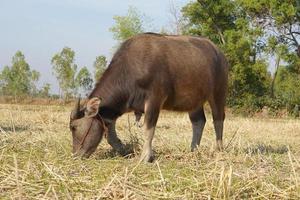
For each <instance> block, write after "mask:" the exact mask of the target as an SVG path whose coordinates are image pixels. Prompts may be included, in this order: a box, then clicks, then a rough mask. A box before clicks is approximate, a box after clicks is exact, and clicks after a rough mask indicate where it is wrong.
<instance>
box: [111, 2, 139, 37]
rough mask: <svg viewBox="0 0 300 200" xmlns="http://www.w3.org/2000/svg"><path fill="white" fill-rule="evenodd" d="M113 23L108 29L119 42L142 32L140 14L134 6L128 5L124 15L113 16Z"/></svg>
mask: <svg viewBox="0 0 300 200" xmlns="http://www.w3.org/2000/svg"><path fill="white" fill-rule="evenodd" d="M114 20H115V25H114V26H113V27H111V28H110V29H109V30H110V31H111V32H112V33H113V37H114V39H115V40H118V41H119V42H122V41H125V40H126V39H128V38H130V37H132V36H134V35H136V34H139V33H142V32H144V28H143V20H142V16H141V15H140V14H139V12H138V11H137V9H136V8H134V7H129V9H128V11H127V14H126V15H125V16H114Z"/></svg>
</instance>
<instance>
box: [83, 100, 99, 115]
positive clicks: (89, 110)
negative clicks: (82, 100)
mask: <svg viewBox="0 0 300 200" xmlns="http://www.w3.org/2000/svg"><path fill="white" fill-rule="evenodd" d="M100 103H101V100H100V99H99V98H98V97H93V98H91V99H89V100H88V102H87V103H86V112H85V115H86V116H95V115H97V113H98V110H99V105H100Z"/></svg>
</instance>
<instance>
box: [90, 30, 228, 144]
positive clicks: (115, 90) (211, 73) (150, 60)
mask: <svg viewBox="0 0 300 200" xmlns="http://www.w3.org/2000/svg"><path fill="white" fill-rule="evenodd" d="M227 77H228V67H227V62H226V59H225V57H224V55H223V53H222V52H221V51H220V50H219V49H218V48H217V47H216V46H215V45H214V44H213V43H212V42H211V41H209V40H208V39H205V38H201V37H191V36H163V35H159V34H152V33H146V34H140V35H137V36H135V37H133V38H131V39H129V40H127V41H125V42H124V43H123V44H122V45H121V47H120V48H119V50H118V51H117V52H116V54H115V55H114V57H113V59H112V61H111V63H110V65H109V67H108V69H107V70H106V71H105V72H104V74H103V76H102V77H101V79H100V80H99V81H98V83H97V84H96V86H95V88H94V90H93V91H92V93H91V94H90V96H89V99H92V98H94V97H97V98H100V99H101V103H100V106H99V110H98V114H99V115H100V116H101V117H102V118H103V119H104V121H106V122H107V124H109V123H110V122H111V121H115V120H116V119H117V118H118V117H119V116H121V115H122V114H123V113H125V112H129V111H135V112H136V113H144V112H146V113H145V124H146V127H148V128H149V129H150V128H151V127H155V125H156V121H157V119H158V115H159V111H160V109H166V110H174V111H185V112H188V113H189V114H190V119H191V121H192V124H193V125H195V127H197V123H198V122H200V121H204V124H205V116H204V113H203V104H204V103H205V102H206V101H208V102H209V103H210V105H211V108H212V112H213V118H214V121H215V122H216V123H215V128H216V134H217V140H222V132H223V120H224V106H225V96H226V90H227ZM145 107H147V111H146V110H145ZM219 122H220V123H219ZM198 124H200V123H198ZM199 126H201V127H202V125H199ZM203 126H204V125H203ZM200 129H201V128H200ZM193 130H194V128H193ZM195 130H196V128H195ZM201 132H202V130H201ZM195 134H196V132H195ZM200 139H201V136H200ZM193 140H194V139H193ZM197 140H198V139H197ZM199 142H200V140H199ZM219 142H220V141H219ZM196 143H198V142H196ZM192 149H193V147H192Z"/></svg>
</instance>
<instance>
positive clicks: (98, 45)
mask: <svg viewBox="0 0 300 200" xmlns="http://www.w3.org/2000/svg"><path fill="white" fill-rule="evenodd" d="M172 2H173V4H174V5H175V6H176V7H179V8H180V7H182V6H183V5H185V4H187V3H188V2H190V0H151V1H149V0H148V1H145V0H128V1H126V0H0V70H2V69H3V67H4V66H6V65H8V66H10V65H11V59H12V56H13V55H14V54H15V53H16V52H17V51H18V50H20V51H22V52H23V54H24V55H25V58H26V61H27V62H28V63H29V65H30V67H31V68H32V69H35V70H37V71H39V72H40V73H41V77H40V81H39V83H38V85H40V86H41V85H43V84H44V83H50V84H51V85H52V92H54V93H57V92H58V84H57V81H56V79H55V77H54V75H53V74H52V66H51V58H52V57H53V55H54V54H56V53H58V52H60V51H61V50H62V48H64V47H66V46H67V47H70V48H71V49H73V50H74V51H75V53H76V55H75V62H76V64H77V65H78V66H79V67H83V66H87V67H88V68H89V69H90V70H91V71H92V70H93V68H92V66H93V62H94V60H95V58H96V56H99V55H105V56H107V57H108V58H111V56H112V54H113V47H114V46H115V45H116V44H117V42H116V41H115V40H114V39H113V36H112V33H111V32H110V31H109V28H110V27H112V26H113V25H114V20H113V16H115V15H121V16H122V15H126V13H127V10H128V8H129V6H133V7H135V8H136V9H137V10H138V11H139V12H140V13H141V14H143V15H145V16H146V18H147V22H148V24H150V25H151V26H149V27H150V29H149V30H146V31H159V30H160V29H161V28H162V27H168V26H169V25H170V21H171V15H170V12H169V10H170V5H171V4H172Z"/></svg>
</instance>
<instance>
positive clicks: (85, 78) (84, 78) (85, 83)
mask: <svg viewBox="0 0 300 200" xmlns="http://www.w3.org/2000/svg"><path fill="white" fill-rule="evenodd" d="M75 82H76V84H77V88H78V89H82V90H83V92H85V93H87V92H88V91H90V90H91V89H92V87H93V79H92V76H91V73H90V72H89V70H88V69H87V67H83V68H81V69H80V70H79V72H78V74H77V76H76V81H75Z"/></svg>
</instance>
